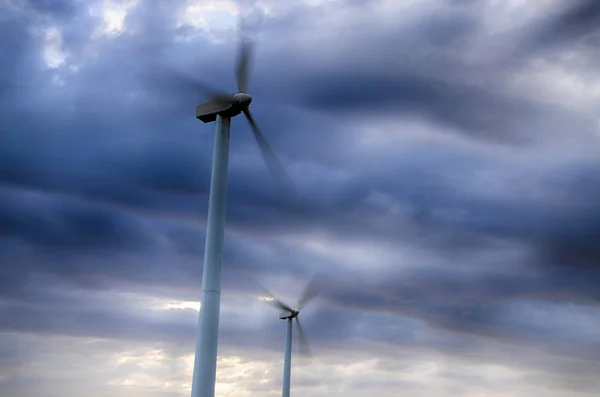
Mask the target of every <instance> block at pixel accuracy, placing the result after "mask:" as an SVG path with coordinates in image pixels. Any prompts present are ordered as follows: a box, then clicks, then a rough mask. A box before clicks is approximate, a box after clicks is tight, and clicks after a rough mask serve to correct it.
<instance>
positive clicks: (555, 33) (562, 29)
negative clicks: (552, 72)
mask: <svg viewBox="0 0 600 397" xmlns="http://www.w3.org/2000/svg"><path fill="white" fill-rule="evenodd" d="M599 22H600V3H598V2H597V1H594V0H575V1H573V2H572V3H571V4H569V5H567V6H566V10H564V12H562V13H560V14H559V15H557V16H555V17H554V18H550V21H549V22H548V23H547V26H546V27H545V29H544V30H542V32H541V34H540V38H539V39H540V41H541V42H542V43H550V44H552V43H560V44H565V43H566V42H568V41H571V40H579V39H583V40H584V41H587V40H588V39H590V40H591V41H592V42H591V43H590V44H593V43H594V42H597V38H595V37H594V36H595V34H596V33H597V32H598V30H599V24H598V23H599Z"/></svg>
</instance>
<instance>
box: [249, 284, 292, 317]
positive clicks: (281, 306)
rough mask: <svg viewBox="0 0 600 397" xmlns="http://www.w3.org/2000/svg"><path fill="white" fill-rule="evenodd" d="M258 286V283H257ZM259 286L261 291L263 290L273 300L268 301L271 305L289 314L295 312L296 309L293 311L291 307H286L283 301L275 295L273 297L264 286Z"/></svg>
mask: <svg viewBox="0 0 600 397" xmlns="http://www.w3.org/2000/svg"><path fill="white" fill-rule="evenodd" d="M257 284H258V283H257ZM258 286H259V287H260V289H262V290H263V291H264V292H265V294H266V295H268V296H269V297H270V298H272V299H273V300H272V301H267V302H269V303H270V304H272V305H274V306H276V307H278V308H279V309H282V310H285V311H288V312H293V311H294V309H292V308H291V307H289V306H288V305H286V304H285V303H283V302H282V301H280V300H279V299H277V298H276V297H275V295H273V294H272V293H271V292H270V291H269V290H267V289H266V288H265V287H263V286H262V285H260V284H258Z"/></svg>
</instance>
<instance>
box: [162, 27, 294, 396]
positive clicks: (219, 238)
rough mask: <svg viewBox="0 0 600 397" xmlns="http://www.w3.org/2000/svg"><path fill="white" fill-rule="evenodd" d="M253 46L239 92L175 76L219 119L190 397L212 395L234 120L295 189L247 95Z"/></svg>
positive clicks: (239, 73)
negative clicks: (240, 120) (245, 126)
mask: <svg viewBox="0 0 600 397" xmlns="http://www.w3.org/2000/svg"><path fill="white" fill-rule="evenodd" d="M251 58H252V45H251V43H250V42H249V41H247V40H244V39H242V40H240V45H239V52H238V55H237V61H236V67H235V71H236V79H237V90H238V92H237V93H224V92H222V91H220V90H215V89H214V88H212V87H210V86H208V85H207V84H205V83H203V82H200V81H198V80H197V79H195V78H189V77H185V76H181V75H178V76H171V78H173V77H174V78H175V79H177V80H178V82H179V83H184V84H186V85H187V87H189V88H190V87H191V88H193V89H195V90H198V91H200V92H204V93H209V94H210V95H211V96H212V99H210V100H208V101H206V102H204V103H201V104H200V105H198V106H197V107H196V118H197V119H199V120H200V121H202V122H204V123H212V122H216V135H215V142H214V148H213V164H212V175H211V182H210V194H209V201H208V218H207V222H206V241H205V251H204V269H203V273H202V296H201V309H200V313H199V316H198V331H197V336H196V352H195V354H196V357H195V361H194V372H193V377H192V394H191V397H214V395H215V378H216V369H217V347H218V337H219V335H218V334H219V312H220V305H221V258H222V252H223V239H224V231H225V207H226V199H227V169H228V163H229V138H230V126H231V119H232V118H234V117H235V116H237V115H239V114H241V113H243V114H244V116H245V117H246V119H247V120H248V122H249V123H250V127H251V129H252V132H253V134H254V138H255V139H256V141H257V143H258V145H259V148H260V150H261V153H262V155H263V157H264V159H265V161H266V164H267V168H268V169H269V172H270V173H271V175H272V177H273V178H274V179H275V182H276V187H277V188H279V193H280V194H283V195H285V197H289V196H290V195H293V194H294V192H295V189H294V188H293V186H292V184H291V180H290V178H289V177H288V175H287V173H286V172H285V170H284V169H283V167H282V165H281V163H280V162H279V160H278V159H277V157H276V155H275V153H274V152H273V149H272V148H271V145H270V144H269V142H268V141H267V139H266V138H265V136H264V135H263V134H262V132H261V131H260V129H259V128H258V125H257V124H256V121H255V120H254V117H253V116H252V113H251V112H250V103H251V102H252V97H251V96H250V95H249V94H248V81H249V69H250V63H251Z"/></svg>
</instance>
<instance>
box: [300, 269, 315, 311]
mask: <svg viewBox="0 0 600 397" xmlns="http://www.w3.org/2000/svg"><path fill="white" fill-rule="evenodd" d="M317 295H319V289H318V285H317V279H316V277H314V276H313V277H312V278H311V279H310V281H309V282H308V284H307V285H306V288H304V292H303V293H302V295H301V296H300V299H299V300H298V306H297V310H301V309H302V308H303V307H304V306H305V305H306V304H307V303H308V302H310V301H311V300H313V299H314V298H316V297H317Z"/></svg>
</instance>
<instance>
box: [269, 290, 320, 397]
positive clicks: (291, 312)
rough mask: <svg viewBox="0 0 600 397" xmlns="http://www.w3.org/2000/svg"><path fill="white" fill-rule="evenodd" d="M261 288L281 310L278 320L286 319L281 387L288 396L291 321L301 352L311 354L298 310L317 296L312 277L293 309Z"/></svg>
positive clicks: (283, 395) (289, 386)
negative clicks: (296, 332) (294, 324)
mask: <svg viewBox="0 0 600 397" xmlns="http://www.w3.org/2000/svg"><path fill="white" fill-rule="evenodd" d="M262 289H263V290H264V291H265V292H266V293H267V295H269V297H270V298H271V299H272V301H271V302H272V303H273V304H274V305H275V306H276V307H278V308H279V309H281V310H283V313H280V314H279V319H280V320H285V321H286V326H287V327H286V333H285V351H284V356H283V388H282V393H281V396H282V397H290V388H291V379H292V328H293V326H292V322H293V320H294V319H295V320H296V328H297V330H298V341H299V342H300V348H301V351H300V352H301V353H303V354H305V355H307V356H311V353H310V348H309V347H308V340H307V339H306V335H305V334H304V330H303V329H302V325H300V318H299V317H298V316H299V315H300V310H301V309H302V308H303V307H304V306H305V305H306V304H307V303H308V302H309V301H310V300H312V299H313V298H314V297H316V296H317V289H316V284H315V281H314V279H313V280H311V281H310V282H309V284H308V285H307V286H306V288H305V290H304V292H303V293H302V295H301V297H300V299H299V300H298V304H297V305H296V308H295V309H292V308H291V307H290V306H289V305H287V304H285V303H283V302H282V301H281V300H279V299H277V298H276V297H275V296H274V295H273V294H272V293H270V292H269V291H267V290H266V289H265V288H264V287H262Z"/></svg>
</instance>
